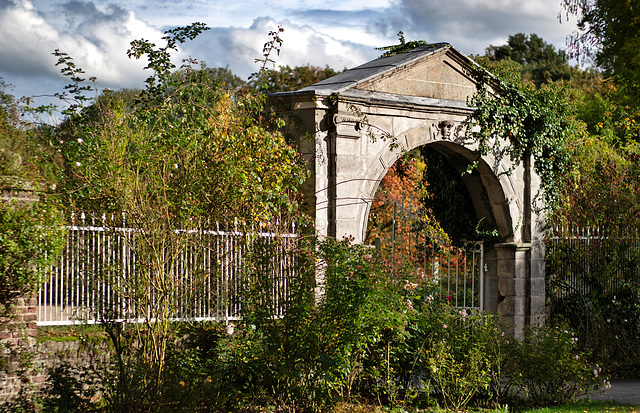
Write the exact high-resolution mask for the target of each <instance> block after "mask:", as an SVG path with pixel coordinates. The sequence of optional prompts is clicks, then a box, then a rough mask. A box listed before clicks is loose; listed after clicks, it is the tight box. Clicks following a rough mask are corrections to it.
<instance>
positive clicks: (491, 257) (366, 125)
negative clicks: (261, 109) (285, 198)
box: [274, 44, 545, 334]
mask: <svg viewBox="0 0 640 413" xmlns="http://www.w3.org/2000/svg"><path fill="white" fill-rule="evenodd" d="M474 67H475V63H474V62H472V61H471V60H469V59H468V58H467V57H466V56H465V55H463V54H461V53H460V52H458V51H457V50H456V49H454V48H453V47H451V46H449V45H446V44H439V45H436V46H425V47H419V48H416V49H413V50H411V51H408V52H404V53H400V54H396V55H393V56H388V57H382V58H379V59H376V60H373V61H371V62H369V63H366V64H364V65H362V66H358V67H356V68H354V69H351V70H347V71H345V72H343V73H340V74H338V75H337V76H334V77H332V78H330V79H327V80H324V81H322V82H319V83H317V84H315V85H312V86H309V87H306V88H304V89H301V90H298V91H296V92H287V93H278V94H276V95H274V97H276V98H277V99H278V100H279V101H280V103H281V104H284V105H285V108H286V109H287V110H291V112H292V113H293V114H294V115H295V117H296V118H297V120H296V121H294V122H290V124H291V125H293V126H292V128H291V130H292V132H293V133H294V134H295V135H296V136H297V143H298V145H299V150H300V152H301V154H302V155H303V156H304V157H305V159H306V160H307V161H308V162H309V165H310V168H311V178H310V179H309V180H308V182H307V183H306V186H305V188H304V191H305V193H306V194H307V195H308V196H309V198H310V199H311V202H310V208H311V209H312V212H311V214H312V215H313V217H314V218H315V222H316V229H317V232H318V233H319V234H321V235H326V236H331V237H338V238H342V237H343V236H352V237H354V238H355V241H356V242H362V241H363V238H364V234H365V230H366V225H367V217H368V214H369V208H370V205H371V200H372V198H373V196H374V194H375V192H376V189H377V187H378V184H379V183H380V180H381V179H382V178H383V177H384V175H385V174H386V172H387V170H388V168H389V167H390V166H391V165H392V164H393V163H394V162H395V161H396V160H397V159H398V158H399V157H400V156H401V154H402V152H403V151H404V150H411V149H414V148H417V147H419V146H422V145H432V147H433V148H434V149H435V150H437V151H439V152H441V153H443V154H446V155H447V156H448V157H449V158H450V159H457V160H459V161H461V162H455V163H456V164H458V165H461V164H464V163H465V162H467V163H468V162H469V160H470V159H475V158H474V155H473V152H472V151H473V149H474V147H473V145H472V144H471V143H469V142H465V140H464V137H463V127H464V122H465V120H466V119H467V118H468V117H469V115H470V114H471V113H472V112H473V108H470V107H469V106H467V98H468V97H469V96H471V95H472V94H473V93H474V92H475V91H476V83H475V81H474V78H473V77H472V76H471V73H472V70H473V68H474ZM385 134H388V135H389V136H391V138H389V137H387V138H385ZM372 135H373V136H372ZM507 171H510V172H509V173H507ZM463 180H464V183H465V185H466V187H467V190H468V191H469V195H470V197H471V199H472V201H473V204H474V207H475V210H476V213H477V215H478V218H481V217H486V218H488V219H491V220H492V221H493V222H495V223H496V226H497V228H498V231H499V232H500V235H501V236H502V237H504V239H506V242H504V243H501V244H496V245H494V246H492V247H490V249H489V250H488V251H487V252H486V253H485V263H486V265H485V283H486V284H485V302H484V308H487V309H489V310H493V311H498V312H499V313H500V314H501V315H502V317H503V318H504V319H505V320H507V321H510V322H512V323H513V326H514V329H515V333H516V334H518V333H520V332H521V331H522V328H523V327H524V326H525V325H526V324H529V323H537V322H538V321H541V320H542V317H543V314H544V308H545V307H544V249H543V244H542V240H541V237H542V219H541V217H539V216H538V215H537V214H536V211H535V210H534V208H532V203H533V198H534V196H535V195H536V193H537V191H538V189H539V180H538V177H537V175H536V174H535V173H534V171H533V168H532V164H531V162H530V161H524V162H519V163H517V164H514V163H513V160H511V159H507V158H498V157H492V156H488V157H484V158H483V159H482V160H481V161H480V162H479V165H478V167H477V169H476V170H475V171H474V172H473V173H472V174H466V175H465V176H464V177H463Z"/></svg>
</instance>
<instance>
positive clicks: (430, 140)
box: [356, 124, 524, 241]
mask: <svg viewBox="0 0 640 413" xmlns="http://www.w3.org/2000/svg"><path fill="white" fill-rule="evenodd" d="M433 129H434V128H433V124H430V125H424V126H419V127H416V128H413V129H411V130H409V131H407V132H406V134H405V139H404V143H401V150H393V149H392V142H388V144H387V145H386V146H384V147H383V148H382V149H381V150H380V153H378V154H376V155H377V156H374V157H373V160H372V161H371V162H370V164H369V166H368V167H367V169H366V171H365V173H364V179H363V180H362V181H361V182H360V188H359V189H358V193H359V194H360V199H368V200H373V198H374V196H375V194H376V192H377V189H378V186H379V184H380V182H381V181H382V179H383V178H384V176H385V175H386V174H387V172H388V170H389V168H390V167H391V166H392V165H393V164H394V163H395V162H396V161H397V160H398V159H399V158H400V157H402V155H403V152H404V151H411V150H414V149H417V148H419V147H421V146H425V145H431V146H434V147H435V149H436V150H438V151H439V152H445V153H447V154H448V155H452V154H453V155H454V156H457V157H459V158H461V159H464V160H466V161H468V162H469V163H471V162H473V161H475V160H476V155H475V153H474V152H473V151H472V149H470V148H469V147H468V146H465V145H464V144H463V143H462V142H461V141H451V140H445V139H441V138H440V137H439V136H438V134H437V133H434V131H433ZM376 158H377V159H376ZM491 165H494V166H493V167H492V166H491ZM510 167H511V166H510V165H506V166H505V165H503V164H500V163H499V162H498V161H497V160H496V159H495V158H494V157H493V156H490V155H489V156H485V157H483V158H481V159H479V160H478V165H477V167H476V171H477V176H470V175H469V176H466V181H465V185H466V186H467V190H468V191H469V193H470V195H471V200H472V202H473V204H474V207H475V209H476V212H478V211H479V210H482V209H484V206H483V205H481V204H482V203H483V202H484V201H485V200H484V199H483V197H484V196H486V197H487V198H488V201H489V203H490V206H491V208H490V210H488V211H485V212H484V213H482V214H481V215H482V216H485V217H489V216H490V218H491V219H492V220H494V221H495V223H496V226H497V228H498V232H499V234H500V236H502V237H504V238H505V239H507V240H510V241H512V240H513V237H514V234H515V233H516V231H517V229H518V222H519V220H514V218H515V217H520V216H522V215H523V214H524V211H523V208H522V205H521V204H520V203H519V202H509V201H508V200H510V199H512V200H515V199H517V197H518V194H517V193H516V190H515V187H516V186H517V184H515V183H514V182H512V180H513V179H514V177H513V176H512V175H511V174H510V173H509V171H508V169H509V168H510ZM496 169H497V173H496ZM460 172H462V171H460ZM469 181H475V182H469ZM479 187H481V189H482V190H483V191H481V192H480V191H473V189H477V188H479ZM370 207H371V203H370V202H363V203H361V204H359V205H358V206H356V208H359V209H360V212H359V213H358V214H357V219H358V226H359V227H360V228H361V229H362V231H361V235H360V237H359V239H361V240H364V238H365V233H366V229H367V221H368V216H369V211H370Z"/></svg>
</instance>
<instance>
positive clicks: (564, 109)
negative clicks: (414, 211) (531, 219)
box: [467, 67, 580, 208]
mask: <svg viewBox="0 0 640 413" xmlns="http://www.w3.org/2000/svg"><path fill="white" fill-rule="evenodd" d="M474 77H475V79H476V81H477V88H478V90H477V92H476V93H475V94H474V95H473V96H472V97H471V98H470V99H469V102H468V103H469V105H470V106H472V107H475V108H476V109H477V110H476V111H475V112H474V114H473V115H472V116H471V118H470V119H469V125H468V126H469V127H468V129H467V130H468V132H467V137H468V138H470V139H472V140H473V141H475V142H477V143H478V149H477V151H478V155H479V156H485V155H489V154H492V155H494V156H497V157H509V158H511V159H513V160H514V161H517V162H519V161H522V160H524V159H526V158H528V157H529V156H531V157H532V158H533V161H534V164H533V167H534V170H535V172H536V173H537V174H538V176H539V177H540V179H541V185H542V191H541V193H539V194H537V196H538V197H539V198H540V199H541V200H542V202H543V205H542V207H543V208H551V207H553V206H554V205H555V204H556V201H557V197H558V194H559V192H560V188H561V179H562V177H563V176H564V175H565V174H566V173H567V172H568V171H569V165H570V162H569V161H570V155H569V151H568V148H567V136H568V134H569V133H574V132H575V131H577V130H580V128H579V126H578V121H577V120H575V118H574V117H573V116H572V115H571V111H570V110H569V105H570V89H569V88H568V87H565V86H562V85H558V84H550V85H544V86H543V87H541V88H540V89H537V90H536V89H528V88H523V87H519V86H516V85H513V84H509V83H505V82H500V81H497V79H496V78H495V77H494V76H493V75H491V74H490V73H489V72H487V71H486V70H484V69H482V68H480V67H478V68H477V70H476V71H475V72H474ZM510 172H512V170H509V171H506V173H510Z"/></svg>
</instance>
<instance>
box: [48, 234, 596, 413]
mask: <svg viewBox="0 0 640 413" xmlns="http://www.w3.org/2000/svg"><path fill="white" fill-rule="evenodd" d="M300 244H302V242H301V243H300ZM268 248H281V246H279V245H277V243H274V244H270V245H268V246H265V249H264V250H263V251H262V252H261V254H263V253H267V252H268ZM291 254H292V255H293V256H294V257H295V262H296V268H297V270H296V277H294V278H291V279H290V280H289V284H288V289H289V295H288V300H287V301H285V302H274V301H272V300H271V298H270V297H273V295H272V294H269V292H270V291H273V288H274V285H275V284H274V282H275V280H274V278H273V275H272V274H273V272H272V271H270V270H269V266H270V265H278V263H276V262H273V261H269V260H263V259H262V258H264V256H262V255H260V256H257V257H255V260H254V261H255V265H247V266H246V269H245V270H246V271H247V273H246V274H245V280H247V282H246V283H245V287H246V290H245V294H244V295H243V301H242V305H243V313H244V314H243V319H242V320H241V321H236V322H235V323H234V324H235V325H234V329H233V330H234V331H233V333H232V334H229V333H230V331H227V329H226V328H225V327H226V326H225V325H221V324H217V323H194V324H188V323H181V324H179V325H178V328H177V330H176V336H175V337H173V338H172V340H171V341H170V344H169V346H168V349H167V353H166V360H165V363H164V364H165V368H164V369H163V371H162V377H161V380H160V381H159V382H156V378H155V370H154V369H153V368H152V367H153V366H149V365H147V364H145V362H144V359H143V358H140V357H138V356H137V353H136V346H135V339H136V336H135V334H133V332H132V331H129V330H122V329H117V328H116V329H110V330H109V333H110V334H111V337H112V339H113V342H114V344H115V349H116V350H117V351H116V353H117V356H116V357H114V358H113V360H114V361H117V362H118V363H115V364H114V365H113V366H110V367H108V368H106V369H105V371H104V372H102V373H100V377H101V378H102V383H101V388H103V389H104V390H103V393H102V394H103V399H102V401H101V402H98V403H96V404H94V405H93V406H94V407H95V408H96V410H99V411H113V412H125V411H126V412H159V411H162V412H172V411H211V412H229V411H234V412H258V411H260V412H263V411H274V412H276V411H277V412H280V411H295V412H319V411H330V410H331V409H332V408H334V407H335V406H336V405H337V404H338V403H340V404H341V405H342V407H341V408H343V407H344V403H349V404H351V405H353V404H361V403H369V404H370V403H374V404H379V405H383V406H386V407H388V408H390V409H397V411H405V410H407V409H413V408H428V407H430V406H436V405H439V406H442V407H446V408H448V409H454V410H459V409H465V408H468V407H469V406H482V407H493V408H498V407H500V406H505V405H506V404H509V405H514V404H518V403H520V404H522V403H526V404H538V405H539V404H556V403H562V402H566V401H568V400H571V399H573V398H575V397H576V396H578V395H580V394H584V393H585V392H586V391H588V390H590V389H593V388H596V387H597V386H601V385H605V384H606V382H605V380H604V377H603V376H602V374H601V370H600V369H599V367H598V366H597V365H591V364H590V363H588V362H587V357H586V355H585V354H582V353H580V352H578V349H577V342H576V338H575V337H574V336H573V335H572V334H571V333H569V332H568V331H565V330H560V329H555V328H550V327H549V328H547V327H535V328H533V327H532V328H531V329H528V330H527V332H526V334H525V337H524V338H523V340H522V341H518V340H514V339H513V338H511V337H509V336H507V335H505V334H504V333H503V331H505V326H501V325H500V324H499V322H498V317H497V316H496V315H493V314H487V313H480V312H477V311H468V310H461V309H457V308H454V307H452V306H451V304H450V301H449V300H448V297H440V296H439V295H438V294H437V286H436V285H435V284H433V283H432V282H430V281H429V280H424V279H420V280H412V279H399V278H392V277H391V276H390V275H389V272H388V271H387V268H385V267H384V266H383V265H382V264H379V263H378V262H377V260H376V257H375V256H374V255H373V250H371V249H369V248H367V247H365V246H360V245H356V246H352V245H350V243H349V242H348V241H342V242H337V241H333V240H326V241H322V242H320V243H318V244H314V243H309V244H308V245H304V246H303V245H298V247H297V249H296V250H294V251H291ZM320 278H324V282H325V287H326V291H325V294H324V296H323V297H322V298H321V299H319V300H317V299H316V297H315V296H314V294H313V291H314V287H315V281H316V279H320ZM249 280H251V282H249ZM276 306H282V307H284V315H283V317H280V318H277V317H273V316H272V314H274V312H273V311H274V308H275V307H276ZM111 327H114V326H111ZM94 377H95V376H94ZM65 388H66V389H69V391H71V392H73V391H76V390H74V389H79V388H81V386H79V385H78V384H77V383H76V382H75V381H74V382H73V386H66V387H60V386H58V387H56V391H58V392H59V389H65ZM80 396H81V395H80ZM56 397H58V399H56V400H76V399H77V397H76V398H72V397H68V398H60V396H59V395H56ZM43 400H51V399H50V398H49V399H47V397H43ZM77 400H80V399H77ZM53 405H54V404H52V403H49V404H48V406H53ZM51 411H56V410H51Z"/></svg>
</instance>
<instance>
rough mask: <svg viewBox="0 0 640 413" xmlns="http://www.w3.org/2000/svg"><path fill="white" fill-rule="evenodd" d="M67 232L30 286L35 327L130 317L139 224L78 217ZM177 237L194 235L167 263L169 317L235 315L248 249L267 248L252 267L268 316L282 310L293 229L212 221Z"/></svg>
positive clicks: (229, 317)
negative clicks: (269, 307)
mask: <svg viewBox="0 0 640 413" xmlns="http://www.w3.org/2000/svg"><path fill="white" fill-rule="evenodd" d="M67 230H68V235H67V241H66V247H65V248H64V250H63V252H62V254H61V256H60V259H59V260H58V262H57V264H56V265H54V266H53V267H52V268H51V271H49V272H48V276H47V277H46V279H44V280H42V284H41V287H40V290H39V292H38V310H37V312H38V325H64V324H73V323H95V322H98V321H103V320H105V319H114V320H132V318H133V317H136V316H135V314H139V313H140V312H139V311H138V310H139V309H137V308H135V305H136V300H133V299H132V297H133V296H134V295H135V294H140V293H141V292H140V291H135V286H136V283H135V282H132V281H133V279H134V277H136V276H140V273H141V271H145V268H144V265H145V264H144V263H143V262H141V260H140V257H139V256H138V254H136V252H135V251H136V245H135V243H136V237H135V235H136V232H139V230H137V229H134V228H128V227H125V226H121V227H115V228H113V227H105V226H101V225H96V224H95V221H92V222H91V223H88V222H86V220H85V219H84V216H83V219H82V220H81V222H80V223H79V224H77V225H71V226H68V227H67ZM177 232H180V231H177ZM180 236H183V237H191V238H197V242H193V243H189V245H188V246H187V247H185V248H183V249H182V250H181V252H180V254H179V255H178V259H177V260H176V261H175V264H174V265H172V266H171V268H170V269H167V271H168V272H169V277H172V281H173V282H176V283H177V284H176V285H177V288H175V289H174V290H173V291H172V294H173V295H174V297H173V298H174V299H175V302H176V303H177V306H176V307H175V309H174V310H175V313H174V315H173V318H174V319H176V320H185V319H188V320H194V321H201V320H234V319H238V318H239V316H240V311H241V306H242V294H243V289H244V287H245V285H244V283H245V282H246V279H245V277H244V274H245V273H246V272H245V268H244V266H245V265H246V264H247V260H248V259H249V257H250V256H251V254H254V253H269V254H272V255H271V256H270V257H269V258H270V259H269V260H267V261H265V260H262V261H256V262H253V263H252V265H254V266H255V265H262V266H264V268H261V270H262V271H263V272H264V273H266V274H268V277H269V278H270V282H269V286H270V289H271V294H272V297H271V299H272V301H273V305H274V307H275V308H274V312H275V314H274V315H275V316H281V315H282V312H283V305H284V302H285V300H286V297H287V294H288V280H289V279H290V277H291V276H292V272H293V266H294V261H295V259H294V256H293V254H291V247H292V246H293V245H294V243H295V242H296V238H297V236H296V234H295V231H293V230H292V231H290V232H287V233H284V234H275V233H272V232H266V231H261V230H255V231H240V230H238V228H237V227H232V228H229V226H221V225H219V224H217V225H215V229H208V230H198V231H182V232H181V233H180ZM267 250H268V252H267Z"/></svg>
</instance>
